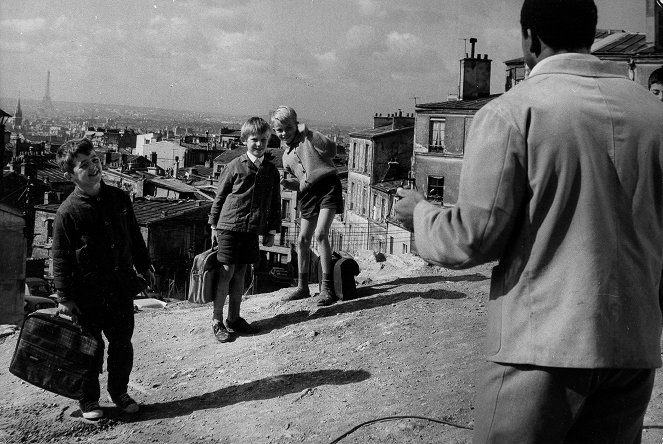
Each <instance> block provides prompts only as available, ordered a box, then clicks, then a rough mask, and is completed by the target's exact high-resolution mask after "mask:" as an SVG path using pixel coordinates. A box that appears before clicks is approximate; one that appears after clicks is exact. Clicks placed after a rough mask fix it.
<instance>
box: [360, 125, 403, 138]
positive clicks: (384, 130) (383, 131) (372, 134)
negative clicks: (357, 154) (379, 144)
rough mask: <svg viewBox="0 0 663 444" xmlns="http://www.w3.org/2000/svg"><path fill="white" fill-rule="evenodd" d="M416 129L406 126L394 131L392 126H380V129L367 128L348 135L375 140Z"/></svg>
mask: <svg viewBox="0 0 663 444" xmlns="http://www.w3.org/2000/svg"><path fill="white" fill-rule="evenodd" d="M413 128H414V125H413V126H404V127H401V128H396V129H392V127H391V125H386V126H380V127H378V128H367V129H363V130H359V131H355V132H352V133H350V134H348V136H350V137H359V138H362V139H374V138H376V137H380V136H386V135H389V134H395V133H399V132H403V131H409V130H412V129H413Z"/></svg>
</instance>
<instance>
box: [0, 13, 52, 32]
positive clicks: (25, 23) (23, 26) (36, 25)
mask: <svg viewBox="0 0 663 444" xmlns="http://www.w3.org/2000/svg"><path fill="white" fill-rule="evenodd" d="M0 26H1V27H3V28H8V29H9V30H10V31H13V32H18V33H21V34H23V33H32V32H35V31H39V30H41V29H43V28H44V27H45V26H46V19H44V18H42V17H35V18H28V19H6V20H2V21H0Z"/></svg>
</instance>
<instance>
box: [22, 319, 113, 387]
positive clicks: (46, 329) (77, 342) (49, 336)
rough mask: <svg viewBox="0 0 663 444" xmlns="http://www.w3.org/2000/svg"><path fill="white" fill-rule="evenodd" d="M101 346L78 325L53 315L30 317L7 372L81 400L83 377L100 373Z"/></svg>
mask: <svg viewBox="0 0 663 444" xmlns="http://www.w3.org/2000/svg"><path fill="white" fill-rule="evenodd" d="M103 352H104V345H103V343H102V342H101V341H100V340H97V339H96V338H94V337H93V336H92V335H90V334H89V333H87V332H86V331H85V330H84V329H83V328H81V326H80V325H78V324H75V323H73V322H72V321H70V320H68V319H65V318H63V317H61V316H58V315H56V314H50V313H44V312H39V311H36V312H34V313H31V314H29V315H28V316H27V317H26V318H25V321H24V322H23V328H22V329H21V332H20V334H19V337H18V342H17V343H16V349H15V350H14V355H13V356H12V360H11V364H10V365H9V371H10V373H12V374H13V375H15V376H17V377H19V378H21V379H22V380H24V381H26V382H29V383H30V384H32V385H35V386H37V387H40V388H43V389H45V390H48V391H51V392H53V393H57V394H58V395H62V396H66V397H67V398H71V399H76V400H80V399H81V398H82V397H83V377H84V376H85V375H86V373H88V372H94V373H97V374H98V373H99V372H100V370H101V362H102V357H101V356H102V354H103Z"/></svg>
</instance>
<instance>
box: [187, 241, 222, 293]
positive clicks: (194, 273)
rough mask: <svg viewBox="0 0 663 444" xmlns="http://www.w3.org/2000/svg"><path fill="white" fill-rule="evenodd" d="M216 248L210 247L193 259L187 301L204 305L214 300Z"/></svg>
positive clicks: (216, 266)
mask: <svg viewBox="0 0 663 444" xmlns="http://www.w3.org/2000/svg"><path fill="white" fill-rule="evenodd" d="M217 249H218V248H217V247H216V246H215V247H212V248H210V249H209V250H205V251H203V252H202V253H200V254H198V255H196V256H195V257H194V258H193V266H192V267H191V275H190V276H189V294H188V296H187V300H188V301H189V302H194V303H196V304H205V303H207V302H212V301H213V300H214V290H215V286H216V275H217V268H218V266H219V265H218V262H217V260H216V251H217Z"/></svg>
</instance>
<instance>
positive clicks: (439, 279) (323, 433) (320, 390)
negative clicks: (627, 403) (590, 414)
mask: <svg viewBox="0 0 663 444" xmlns="http://www.w3.org/2000/svg"><path fill="white" fill-rule="evenodd" d="M358 262H359V265H360V267H361V270H362V272H361V273H360V275H359V276H358V277H357V281H358V282H359V283H360V284H361V285H360V286H359V295H360V297H359V298H357V299H354V300H349V301H342V302H339V303H337V304H335V305H332V306H330V307H324V308H318V307H316V306H315V301H314V300H311V299H306V300H302V301H295V302H290V303H283V302H281V301H280V298H281V297H282V296H283V295H284V294H285V293H286V292H287V291H289V289H279V290H276V291H271V292H266V291H267V290H268V288H267V287H265V286H264V285H262V287H263V290H262V291H261V288H260V287H261V285H259V286H258V289H257V293H256V294H253V295H250V296H248V297H247V298H246V300H245V301H244V303H243V304H242V314H243V316H244V317H245V318H246V319H247V320H249V321H250V322H255V323H256V324H257V325H258V326H259V327H260V329H261V331H260V333H259V334H256V335H254V336H245V337H239V338H237V339H236V340H235V341H234V342H231V343H228V344H219V343H217V342H216V341H215V340H214V338H213V336H212V333H211V326H210V319H211V307H210V305H209V304H207V305H202V306H200V305H194V304H189V303H188V302H172V303H169V304H168V305H167V306H166V308H164V309H144V310H143V311H141V312H139V313H137V314H136V333H135V334H134V347H135V351H136V353H135V354H136V358H135V363H134V371H133V373H132V377H131V383H130V392H131V394H132V395H134V397H135V398H136V399H137V400H138V401H139V402H140V403H141V404H142V405H141V411H140V412H139V413H138V414H137V415H135V416H132V417H130V416H128V415H126V414H123V413H120V412H118V411H117V410H115V409H114V408H113V407H111V404H110V403H109V402H108V401H106V399H105V395H104V399H102V407H103V408H104V410H105V413H106V418H104V419H102V420H100V421H96V422H93V421H87V420H84V419H82V418H81V415H80V411H79V410H78V407H77V404H76V403H75V402H73V401H70V400H68V399H65V398H62V397H59V396H56V395H54V394H52V393H49V392H46V391H44V390H41V389H38V388H35V387H33V386H30V385H28V384H26V383H24V382H22V381H20V380H19V379H17V378H16V377H14V376H13V375H11V374H10V373H9V372H8V370H7V368H8V366H9V361H10V359H11V355H12V353H13V350H14V347H15V345H16V339H17V334H13V335H10V336H5V337H4V338H0V341H1V343H0V361H1V362H2V363H3V364H2V365H1V366H0V387H2V390H1V392H2V394H0V399H1V401H2V402H1V403H0V444H5V443H72V442H80V443H118V444H119V443H224V444H226V443H228V444H229V443H298V442H304V443H331V442H333V441H334V440H335V439H337V438H339V437H341V436H342V435H344V434H345V433H347V432H350V431H351V430H352V429H353V428H354V427H356V426H359V425H360V424H362V423H364V422H367V421H372V420H377V419H380V418H386V417H394V416H410V417H419V418H395V419H392V420H385V421H380V422H376V423H372V424H367V425H365V426H362V427H360V428H359V429H357V430H356V431H354V432H352V433H350V434H349V435H347V436H345V437H344V438H342V439H341V440H340V441H338V442H341V443H344V444H349V443H357V444H358V443H415V442H416V443H452V444H453V443H458V444H460V443H469V442H471V431H470V430H468V429H467V428H471V427H472V425H473V413H474V410H473V409H474V396H475V392H476V386H475V384H477V382H478V380H479V377H480V372H481V366H482V363H483V359H482V356H483V355H482V340H483V335H484V323H485V301H486V298H487V294H488V287H489V276H490V267H489V266H484V267H477V268H474V269H470V270H463V271H452V270H446V269H441V268H438V267H430V266H426V265H425V264H424V263H423V262H422V261H421V260H420V259H418V258H416V257H414V256H408V255H406V256H388V257H387V261H386V262H381V263H374V262H372V261H370V260H359V261H358ZM311 289H312V290H313V289H317V285H311ZM105 381H106V375H105V373H104V374H103V375H102V385H105ZM426 418H430V419H433V420H437V421H440V422H436V421H432V420H429V419H426ZM443 422H446V423H451V424H453V425H449V424H445V423H443ZM643 436H644V439H643V442H644V443H647V444H653V443H662V442H663V374H662V372H661V371H659V372H658V373H657V380H656V387H655V390H654V393H653V395H652V401H651V403H650V408H649V410H648V412H647V416H646V417H645V429H644V432H643Z"/></svg>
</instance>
